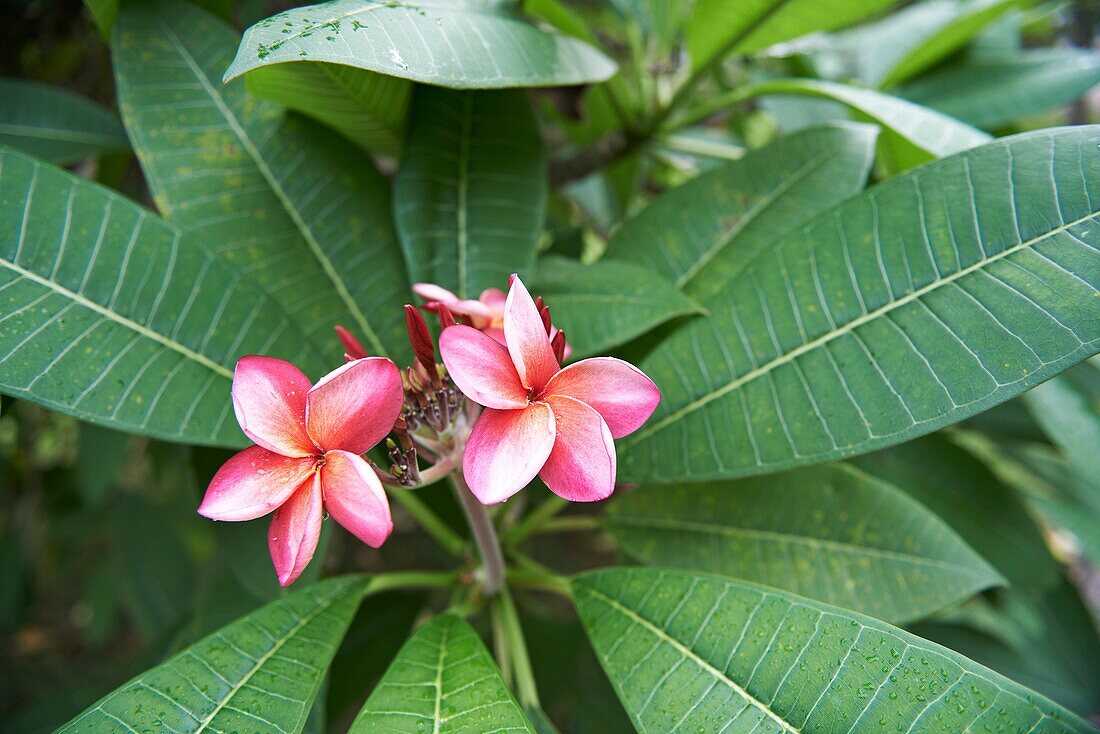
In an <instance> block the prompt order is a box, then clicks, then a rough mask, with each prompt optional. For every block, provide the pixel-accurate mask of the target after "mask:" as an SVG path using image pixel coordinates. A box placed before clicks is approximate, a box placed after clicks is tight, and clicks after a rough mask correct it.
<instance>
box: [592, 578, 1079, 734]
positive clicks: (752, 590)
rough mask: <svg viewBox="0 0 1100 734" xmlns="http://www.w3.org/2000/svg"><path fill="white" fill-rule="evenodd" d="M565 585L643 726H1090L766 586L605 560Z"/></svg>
mask: <svg viewBox="0 0 1100 734" xmlns="http://www.w3.org/2000/svg"><path fill="white" fill-rule="evenodd" d="M573 590H574V595H575V597H576V602H577V609H578V611H579V612H580V615H581V618H582V620H583V621H584V624H585V628H586V629H587V631H588V636H589V639H591V641H592V644H593V646H594V647H595V648H596V652H597V654H598V655H599V657H600V661H601V663H602V664H603V666H604V670H606V671H607V674H608V677H609V678H611V681H612V683H614V684H615V687H616V690H617V691H618V694H619V698H620V700H622V702H623V705H624V706H625V707H626V709H627V711H628V713H630V715H631V717H632V718H633V720H634V723H635V725H636V726H637V728H638V731H640V732H647V733H648V732H660V734H675V733H678V732H684V733H685V734H686V732H698V731H699V729H700V728H702V729H703V730H704V731H709V730H713V729H718V730H721V729H722V728H725V731H726V732H732V733H734V734H738V733H745V732H753V733H757V732H791V733H792V734H797V733H799V732H801V733H802V734H814V733H815V732H833V731H837V730H840V731H881V730H885V731H897V730H900V731H903V732H904V731H909V732H928V733H929V734H931V733H932V732H935V733H936V734H939V733H940V732H945V731H952V732H954V731H959V732H961V731H965V730H966V729H967V728H970V730H971V731H981V730H982V729H985V728H991V729H993V730H996V728H997V727H1002V728H1003V729H1005V730H1006V731H1031V732H1045V733H1052V732H1082V733H1084V732H1089V731H1091V727H1089V726H1088V724H1086V723H1085V722H1084V721H1082V720H1080V719H1079V718H1077V717H1076V716H1075V715H1074V714H1072V713H1070V712H1069V711H1067V710H1065V709H1063V708H1062V707H1060V706H1058V705H1057V704H1055V703H1053V702H1052V701H1049V700H1047V699H1045V698H1043V697H1042V696H1040V695H1039V694H1037V693H1034V692H1032V691H1029V690H1028V689H1026V688H1024V687H1023V686H1020V685H1018V684H1016V683H1013V682H1012V681H1010V680H1008V679H1007V678H1005V677H1003V676H1001V675H999V674H997V673H995V672H993V671H991V670H989V669H987V668H984V667H982V666H981V665H979V664H977V663H975V662H973V661H970V660H967V659H966V658H964V657H962V656H961V655H959V654H958V653H954V652H952V651H950V650H948V649H946V648H944V647H940V646H939V645H937V644H935V643H934V642H928V641H927V640H922V639H921V638H919V637H915V636H914V635H911V634H909V633H907V632H904V631H902V630H900V629H898V628H896V627H892V626H891V625H889V624H886V623H885V622H880V621H878V620H875V619H872V618H870V617H865V616H863V615H860V614H856V613H855V612H848V611H845V610H842V609H839V608H837V607H832V606H829V605H826V604H821V603H819V602H814V601H810V600H808V599H805V598H803V597H799V596H795V595H793V594H789V593H786V592H781V591H778V590H775V589H771V588H769V587H766V586H758V585H756V584H751V583H747V582H733V581H724V580H722V579H720V578H717V577H714V576H703V575H696V574H691V573H686V572H680V571H660V570H655V569H609V570H605V571H595V572H592V573H588V574H585V575H582V576H580V577H578V578H576V579H575V580H574V582H573Z"/></svg>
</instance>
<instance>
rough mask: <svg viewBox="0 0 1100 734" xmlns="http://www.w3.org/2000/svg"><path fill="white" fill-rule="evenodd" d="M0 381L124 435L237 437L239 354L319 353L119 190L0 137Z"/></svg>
mask: <svg viewBox="0 0 1100 734" xmlns="http://www.w3.org/2000/svg"><path fill="white" fill-rule="evenodd" d="M0 314H2V315H0V389H2V390H3V392H5V393H7V394H9V395H16V396H18V397H22V398H26V399H27V400H30V401H32V402H35V403H38V404H40V405H45V406H47V407H49V408H52V409H54V410H59V411H62V412H64V413H68V414H70V415H75V416H76V417H78V418H83V419H85V420H89V421H92V422H94V423H99V424H102V425H106V426H112V427H115V428H120V429H123V430H126V431H130V432H133V433H142V434H145V435H149V436H156V437H158V438H165V439H169V440H175V441H188V442H191V443H206V444H218V445H225V446H238V445H241V444H242V441H243V438H244V437H243V436H242V435H241V433H240V430H239V429H238V428H237V426H236V423H235V421H234V420H233V419H232V410H231V402H230V399H229V386H230V380H231V378H232V376H233V372H232V368H233V364H234V362H235V361H236V360H237V358H238V357H240V356H241V355H242V354H248V353H264V354H272V355H275V356H279V357H283V358H286V359H293V360H295V361H298V362H299V363H300V364H302V365H303V367H305V368H306V369H312V370H315V369H317V367H318V365H319V364H320V362H319V358H318V357H317V356H316V353H315V352H313V351H311V350H310V348H309V345H308V343H307V342H306V341H305V339H304V337H303V336H302V335H301V333H300V332H298V331H296V330H295V329H294V328H293V326H292V325H291V324H290V323H289V322H288V320H287V318H286V314H285V313H284V312H283V311H282V309H280V308H279V307H278V305H277V304H276V303H274V302H273V301H272V300H271V299H270V298H268V297H267V296H266V295H264V294H263V293H261V292H260V291H259V290H257V289H256V288H254V287H253V286H252V285H251V284H250V283H249V282H248V281H247V280H246V279H244V278H243V277H242V275H241V273H240V272H238V271H237V270H234V269H233V268H231V267H229V266H227V265H226V264H225V263H223V262H222V261H220V260H218V259H216V258H215V257H214V256H213V255H211V254H210V252H208V251H207V250H206V249H205V248H204V247H203V246H202V245H201V244H199V243H196V242H195V241H193V240H192V239H190V238H188V237H184V236H181V233H180V232H179V230H177V229H176V228H174V227H172V226H170V225H168V224H166V223H165V222H163V221H161V220H160V219H158V218H156V217H154V216H152V215H150V214H149V213H148V212H147V211H145V210H144V209H142V208H141V207H139V206H137V205H136V204H134V203H133V202H131V201H129V200H128V199H125V198H123V197H121V196H119V195H118V194H116V193H114V192H112V191H109V190H108V189H105V188H102V187H100V186H98V185H96V184H93V183H90V182H88V181H86V180H84V179H81V178H77V177H76V176H73V175H70V174H69V173H66V172H64V171H61V170H59V169H56V168H53V167H51V166H49V165H47V164H44V163H39V162H38V161H36V160H34V159H33V158H30V157H28V156H26V155H24V154H22V153H18V152H15V151H10V150H5V149H3V148H0Z"/></svg>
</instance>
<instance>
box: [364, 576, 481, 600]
mask: <svg viewBox="0 0 1100 734" xmlns="http://www.w3.org/2000/svg"><path fill="white" fill-rule="evenodd" d="M458 581H459V575H458V572H457V571H396V572H394V573H380V574H378V575H376V576H372V577H371V580H370V581H369V582H368V583H367V588H366V589H364V590H363V596H369V595H371V594H380V593H382V592H383V591H391V590H393V589H449V588H451V587H452V586H454V585H456V584H457V583H458Z"/></svg>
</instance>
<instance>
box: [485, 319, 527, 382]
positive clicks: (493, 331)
mask: <svg viewBox="0 0 1100 734" xmlns="http://www.w3.org/2000/svg"><path fill="white" fill-rule="evenodd" d="M481 333H482V334H485V335H486V336H489V337H492V339H493V341H495V342H496V343H497V344H499V345H500V346H502V347H507V346H508V342H506V341H504V329H498V328H496V327H495V326H489V327H486V328H484V329H482V330H481ZM508 361H509V362H511V361H512V358H511V357H509V358H508ZM512 369H515V367H514V366H513V367H512ZM516 377H517V378H518V377H519V375H516Z"/></svg>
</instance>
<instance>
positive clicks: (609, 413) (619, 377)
mask: <svg viewBox="0 0 1100 734" xmlns="http://www.w3.org/2000/svg"><path fill="white" fill-rule="evenodd" d="M543 394H544V395H548V396H549V395H568V396H569V397H572V398H576V399H577V400H580V401H582V402H584V403H588V405H590V406H591V407H593V408H595V409H596V411H597V412H599V414H600V415H601V416H603V419H604V421H605V422H606V423H607V427H608V428H610V429H611V435H612V436H614V437H615V438H622V437H623V436H625V435H627V434H628V433H633V432H634V431H636V430H638V428H639V427H640V426H641V425H642V424H643V423H645V422H646V420H647V419H648V418H649V416H650V415H652V414H653V411H654V410H656V408H657V403H659V402H661V391H660V390H658V389H657V386H656V385H654V384H653V380H650V379H649V378H648V377H646V376H645V373H644V372H642V371H641V370H640V369H638V368H637V367H635V366H634V365H632V364H630V363H629V362H624V361H622V360H621V359H615V358H614V357H593V358H592V359H582V360H581V361H580V362H577V363H575V364H571V365H569V366H568V367H566V368H565V369H563V370H562V371H561V372H559V373H558V374H556V375H554V379H552V380H551V381H550V384H548V385H547V386H546V390H545V391H544V393H543Z"/></svg>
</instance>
